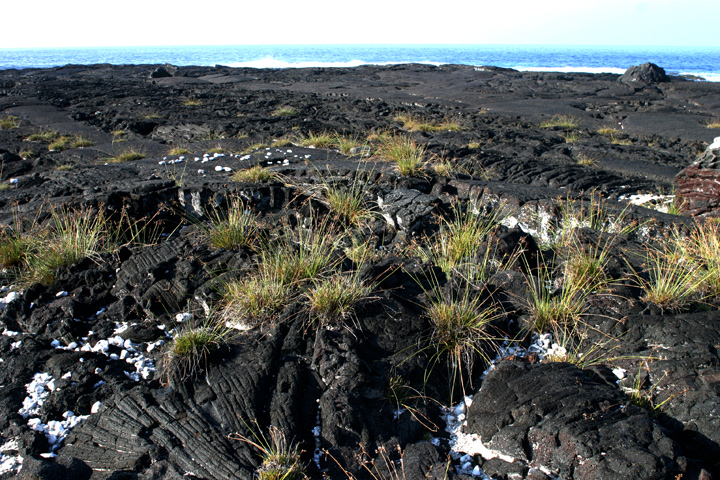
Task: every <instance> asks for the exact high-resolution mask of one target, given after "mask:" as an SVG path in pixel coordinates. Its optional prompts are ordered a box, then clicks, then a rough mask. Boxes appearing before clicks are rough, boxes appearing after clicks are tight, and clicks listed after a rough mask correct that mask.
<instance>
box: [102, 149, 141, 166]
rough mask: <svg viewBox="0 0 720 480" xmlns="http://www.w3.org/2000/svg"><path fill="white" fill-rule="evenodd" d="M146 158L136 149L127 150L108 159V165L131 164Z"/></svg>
mask: <svg viewBox="0 0 720 480" xmlns="http://www.w3.org/2000/svg"><path fill="white" fill-rule="evenodd" d="M143 158H145V154H144V153H143V152H141V151H140V150H136V149H134V148H130V149H127V150H125V151H123V152H120V153H118V154H117V155H115V156H114V157H110V158H108V159H106V161H107V162H108V163H122V162H131V161H133V160H142V159H143Z"/></svg>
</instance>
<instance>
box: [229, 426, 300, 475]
mask: <svg viewBox="0 0 720 480" xmlns="http://www.w3.org/2000/svg"><path fill="white" fill-rule="evenodd" d="M252 436H253V438H254V439H250V438H248V437H246V436H244V435H240V434H237V433H236V434H233V435H231V436H230V438H232V439H234V440H240V441H242V442H245V443H247V444H249V445H251V446H252V447H254V448H255V449H257V450H258V452H259V456H260V460H261V465H260V467H259V468H258V469H257V471H256V472H255V473H256V475H257V478H258V479H259V480H302V479H306V478H307V476H306V475H305V468H304V466H303V464H302V462H301V460H300V455H301V453H302V452H301V451H300V449H299V447H298V446H297V445H295V444H293V443H292V442H289V441H288V440H287V437H286V436H285V434H284V433H283V432H282V431H280V430H279V429H278V428H277V427H274V426H272V427H270V434H269V436H270V438H269V439H268V438H267V437H266V436H265V435H263V434H262V433H260V434H256V433H254V432H252Z"/></svg>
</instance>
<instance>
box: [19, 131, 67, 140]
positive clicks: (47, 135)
mask: <svg viewBox="0 0 720 480" xmlns="http://www.w3.org/2000/svg"><path fill="white" fill-rule="evenodd" d="M59 136H60V133H58V132H57V131H55V130H43V131H42V132H38V133H33V134H31V135H30V136H29V137H27V139H26V140H27V141H28V142H51V141H53V140H55V139H56V138H57V137H59Z"/></svg>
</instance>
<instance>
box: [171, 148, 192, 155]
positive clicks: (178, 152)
mask: <svg viewBox="0 0 720 480" xmlns="http://www.w3.org/2000/svg"><path fill="white" fill-rule="evenodd" d="M188 153H190V149H188V148H186V147H173V148H171V149H170V150H169V151H168V155H187V154H188Z"/></svg>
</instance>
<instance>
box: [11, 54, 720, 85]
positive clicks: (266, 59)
mask: <svg viewBox="0 0 720 480" xmlns="http://www.w3.org/2000/svg"><path fill="white" fill-rule="evenodd" d="M645 62H653V63H656V64H657V65H660V66H661V67H663V68H664V69H665V70H666V71H667V72H668V73H671V74H683V75H685V74H689V75H697V76H699V77H703V78H705V79H707V80H711V81H720V47H637V46H632V47H618V46H612V47H601V46H577V47H575V46H547V45H543V46H533V45H247V46H163V47H90V48H56V49H0V69H8V68H45V67H54V66H61V65H67V64H94V63H111V64H116V65H121V64H158V63H171V64H173V65H228V66H234V67H255V68H292V67H352V66H358V65H364V64H379V65H387V64H395V63H427V64H433V65H440V64H448V63H452V64H464V65H492V66H497V67H507V68H515V69H518V70H525V71H563V72H593V73H599V72H610V73H622V72H624V71H625V69H627V68H628V67H629V66H632V65H639V64H641V63H645Z"/></svg>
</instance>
